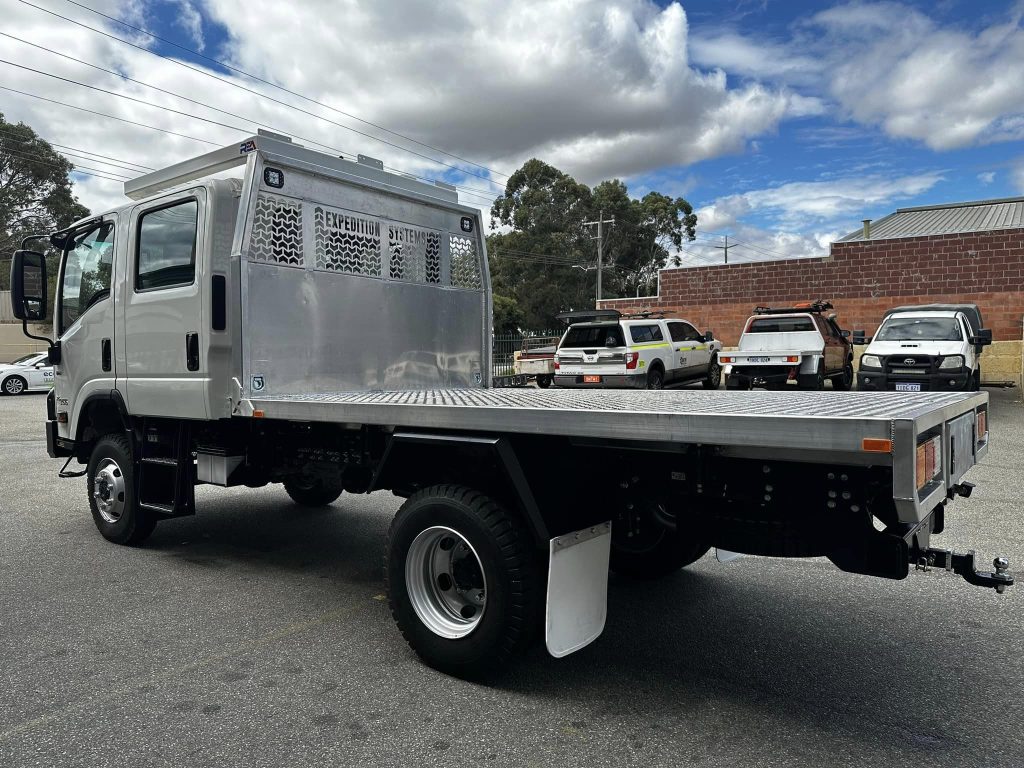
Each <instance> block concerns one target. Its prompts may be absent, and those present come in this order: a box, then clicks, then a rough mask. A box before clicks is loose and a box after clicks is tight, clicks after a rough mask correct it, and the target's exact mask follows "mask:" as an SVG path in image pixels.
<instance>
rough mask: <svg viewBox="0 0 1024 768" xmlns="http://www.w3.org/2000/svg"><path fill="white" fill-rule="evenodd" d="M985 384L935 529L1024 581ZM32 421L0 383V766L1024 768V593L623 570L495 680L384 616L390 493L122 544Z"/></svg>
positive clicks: (242, 510) (955, 583) (1016, 420)
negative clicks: (641, 575) (956, 487)
mask: <svg viewBox="0 0 1024 768" xmlns="http://www.w3.org/2000/svg"><path fill="white" fill-rule="evenodd" d="M992 400H993V418H992V429H993V433H994V439H993V446H994V447H993V450H992V451H991V452H990V454H989V456H988V458H987V459H986V461H985V463H984V465H983V466H980V467H977V468H975V469H974V470H973V471H972V473H971V476H970V477H969V479H970V480H971V481H973V482H975V483H977V484H978V488H977V489H976V491H975V494H974V496H973V497H972V498H971V499H970V500H958V501H957V502H956V503H955V504H954V505H953V506H952V507H951V509H950V512H949V514H948V516H947V532H946V533H945V534H943V535H942V536H941V537H939V538H938V540H937V543H938V544H941V545H942V546H953V547H957V548H974V549H977V550H978V551H979V553H980V554H981V556H982V557H983V562H986V563H988V562H990V561H991V558H992V556H994V555H996V554H1004V555H1006V556H1008V557H1009V558H1010V560H1011V564H1012V566H1015V570H1017V571H1018V576H1020V575H1024V524H1022V522H1021V519H1020V508H1021V505H1020V500H1019V498H1018V495H1017V494H1018V489H1019V488H1021V487H1024V406H1022V404H1021V403H1020V393H1019V392H1017V391H1014V390H1010V391H994V392H992ZM44 413H45V403H44V397H43V396H41V395H28V396H22V397H18V398H11V397H8V398H0V478H2V479H3V486H4V492H3V494H2V496H0V542H2V544H0V547H2V549H0V598H2V599H0V659H2V661H0V665H2V667H3V674H2V680H3V683H2V684H0V766H29V765H39V766H48V767H50V766H58V765H59V766H78V765H81V766H89V767H90V768H98V767H99V766H114V765H116V766H150V765H152V766H165V765H166V766H176V767H177V766H229V765H232V766H241V765H246V766H314V765H316V766H319V765H338V766H347V765H395V766H405V765H427V764H431V763H438V764H449V765H462V764H471V763H483V764H488V765H523V766H549V765H573V766H576V765H580V766H582V765H587V766H589V765H609V766H622V765H638V766H651V765H722V766H740V765H744V766H750V765H758V766H762V765H764V766H768V765H771V766H788V765H800V766H817V765H827V766H830V767H831V768H838V767H839V766H858V767H861V766H863V765H865V764H874V765H890V764H892V765H895V764H899V765H911V764H918V765H922V766H923V765H948V766H975V765H985V766H990V767H991V768H996V767H997V766H1006V767H1011V766H1016V767H1019V766H1024V709H1022V707H1024V695H1022V694H1024V690H1022V689H1024V585H1019V586H1016V587H1013V588H1011V589H1010V590H1009V591H1008V592H1007V593H1006V594H1005V595H1003V596H998V595H996V594H994V593H993V592H991V591H988V590H982V589H978V588H974V587H971V586H969V585H968V584H967V583H966V582H964V581H962V580H961V579H959V578H957V577H954V576H951V575H946V574H943V573H933V574H928V575H924V574H912V575H911V577H910V578H908V579H907V580H905V581H903V582H889V581H884V580H880V579H871V578H867V577H859V576H853V575H848V574H844V573H841V572H839V571H837V570H836V569H834V568H833V567H832V566H831V565H830V564H829V563H827V562H826V561H822V560H808V561H783V560H771V559H755V558H745V559H742V560H739V561H737V562H734V563H730V564H726V565H723V564H719V563H718V562H717V561H715V560H714V559H713V558H712V557H710V556H708V557H705V558H704V559H703V560H701V561H699V562H698V563H696V564H695V565H694V566H692V567H691V568H689V569H687V570H686V571H685V572H682V573H679V574H677V575H676V576H674V577H672V578H670V579H667V580H665V581H662V582H657V583H653V584H649V583H645V584H636V583H629V582H624V581H619V580H616V579H613V580H612V584H611V590H610V607H609V621H608V627H607V629H606V631H605V634H604V635H603V637H602V638H601V639H600V640H598V641H597V642H596V643H594V644H593V645H592V646H591V647H589V648H588V649H586V650H584V651H582V652H580V653H578V654H575V655H573V656H570V657H568V658H566V659H563V660H561V661H556V660H554V659H551V658H549V657H547V656H546V655H545V654H544V653H543V652H542V651H541V650H540V649H538V650H537V651H536V652H535V653H534V654H533V655H531V656H530V657H529V658H527V659H526V661H525V662H524V663H521V664H520V665H518V666H516V667H515V668H514V669H512V670H511V671H510V672H509V673H508V675H507V676H506V677H504V678H502V679H500V680H498V681H497V682H496V683H494V684H492V685H490V686H486V687H485V686H481V685H478V684H473V683H467V682H464V681H461V680H457V679H453V678H450V677H446V676H444V675H441V674H439V673H437V672H434V671H433V670H431V669H429V668H427V667H425V666H423V665H422V664H420V663H419V662H418V661H417V660H416V658H415V657H414V655H413V654H412V652H411V651H410V650H409V649H408V648H407V646H406V645H405V643H404V642H403V640H402V638H401V636H400V635H399V633H398V631H397V630H396V629H395V628H394V626H393V624H392V621H391V616H390V614H389V611H388V608H387V603H386V601H385V600H384V596H383V594H382V589H383V587H382V577H381V558H382V554H383V546H384V537H385V532H386V529H387V526H388V523H389V520H390V516H391V514H392V513H393V512H394V511H395V509H397V507H398V500H397V499H395V498H394V497H392V496H390V495H389V494H386V493H384V494H375V495H372V496H368V497H358V498H355V497H347V496H343V497H342V499H340V500H339V501H338V502H337V503H336V504H335V505H334V507H332V508H329V509H327V510H323V511H309V510H305V509H302V508H299V507H297V506H296V505H294V504H293V503H292V502H291V501H290V499H289V498H288V497H287V496H286V495H285V493H284V491H283V490H282V489H281V488H280V486H269V487H267V488H264V489H260V490H249V489H211V488H205V487H204V488H200V489H199V492H198V494H197V495H198V505H199V508H200V513H199V514H198V515H197V516H195V517H192V518H185V519H180V520H175V521H171V522H166V523H162V524H161V525H160V526H158V528H157V530H156V533H155V534H154V535H153V537H152V538H151V539H150V540H149V542H147V544H146V546H145V547H142V548H138V549H130V548H124V547H118V546H115V545H112V544H109V543H107V542H106V541H104V540H103V539H102V538H101V537H100V536H99V534H98V533H97V532H96V530H95V528H94V527H93V524H92V520H91V518H90V516H89V512H88V508H87V505H86V499H85V490H84V487H85V483H84V480H83V479H77V480H59V479H57V470H58V469H59V467H60V464H61V462H60V461H55V460H51V459H49V458H47V457H46V446H45V441H44V440H43V439H42V426H41V422H42V420H43V419H44V418H45V415H44Z"/></svg>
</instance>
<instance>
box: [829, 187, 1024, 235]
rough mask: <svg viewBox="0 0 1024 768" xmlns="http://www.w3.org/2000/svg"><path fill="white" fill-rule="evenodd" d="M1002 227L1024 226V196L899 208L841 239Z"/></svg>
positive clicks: (944, 233)
mask: <svg viewBox="0 0 1024 768" xmlns="http://www.w3.org/2000/svg"><path fill="white" fill-rule="evenodd" d="M999 229H1024V197H1007V198H1003V199H1000V200H977V201H975V202H967V203H948V204H946V205H924V206H920V207H918V208H899V209H897V210H896V213H890V214H889V215H888V216H886V217H884V218H881V219H879V220H878V221H873V222H865V225H864V228H863V229H860V230H857V231H856V232H851V233H850V234H848V235H847V236H846V237H843V238H840V239H839V240H838V242H840V243H850V242H857V241H861V242H863V241H866V240H896V239H899V238H903V237H925V236H927V235H955V234H963V233H967V232H991V231H993V230H999Z"/></svg>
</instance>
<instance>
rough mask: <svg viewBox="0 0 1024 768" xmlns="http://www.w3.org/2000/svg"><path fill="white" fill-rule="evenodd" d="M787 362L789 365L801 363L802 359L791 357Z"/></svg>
mask: <svg viewBox="0 0 1024 768" xmlns="http://www.w3.org/2000/svg"><path fill="white" fill-rule="evenodd" d="M786 362H787V363H799V362H800V358H799V357H797V356H796V355H790V356H789V357H787V358H786Z"/></svg>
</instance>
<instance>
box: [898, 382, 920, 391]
mask: <svg viewBox="0 0 1024 768" xmlns="http://www.w3.org/2000/svg"><path fill="white" fill-rule="evenodd" d="M896 391H897V392H920V391H921V385H920V384H897V385H896Z"/></svg>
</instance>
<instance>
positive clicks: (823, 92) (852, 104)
mask: <svg viewBox="0 0 1024 768" xmlns="http://www.w3.org/2000/svg"><path fill="white" fill-rule="evenodd" d="M1022 15H1024V5H1022V4H1020V3H1018V4H1016V5H1015V7H1014V10H1012V11H1011V12H1010V13H1009V14H1007V15H1006V16H1005V17H1003V18H1001V19H999V20H997V21H993V22H991V23H989V24H988V26H985V27H984V28H982V29H980V30H979V31H972V30H971V29H969V28H965V27H964V26H957V27H952V26H946V27H943V26H940V25H939V24H938V23H937V22H936V21H935V20H933V19H932V18H931V17H929V16H928V15H926V14H924V13H922V12H920V11H918V10H916V9H914V8H912V7H910V6H908V5H903V4H901V3H895V2H851V3H846V4H844V5H838V6H835V7H833V8H830V9H828V10H825V11H821V12H819V13H817V14H815V15H814V16H812V17H811V18H810V19H808V20H806V21H805V22H804V23H802V24H799V25H797V26H796V27H795V28H794V29H793V30H792V37H791V39H790V40H787V41H784V42H779V41H776V40H763V39H757V38H745V37H742V36H740V35H738V34H736V33H735V32H732V31H729V30H725V31H722V30H718V31H715V32H712V33H709V34H708V35H707V36H699V37H698V39H696V40H694V41H693V48H694V52H695V58H696V59H697V60H698V61H700V62H701V63H704V64H706V65H709V66H719V67H724V68H725V69H726V70H727V71H729V72H731V73H734V74H738V75H742V76H746V77H751V78H756V79H758V80H761V81H775V82H781V83H790V84H793V85H797V86H800V87H803V88H804V89H805V90H806V91H807V92H809V93H812V94H813V95H815V96H817V97H819V98H827V99H831V100H832V101H833V102H834V103H835V104H836V106H837V114H838V116H839V117H840V118H843V119H851V120H854V121H856V122H858V123H860V124H862V125H868V126H879V127H881V128H882V130H884V132H885V133H886V134H887V135H889V136H890V137H895V138H901V139H912V140H915V141H920V142H923V143H924V144H925V145H927V146H928V147H930V148H931V149H935V150H950V149H956V148H959V147H965V146H972V145H979V144H989V143H995V142H1005V141H1018V140H1021V139H1024V77H1021V76H1020V71H1021V66H1022V62H1024V28H1022V26H1021V19H1022Z"/></svg>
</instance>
